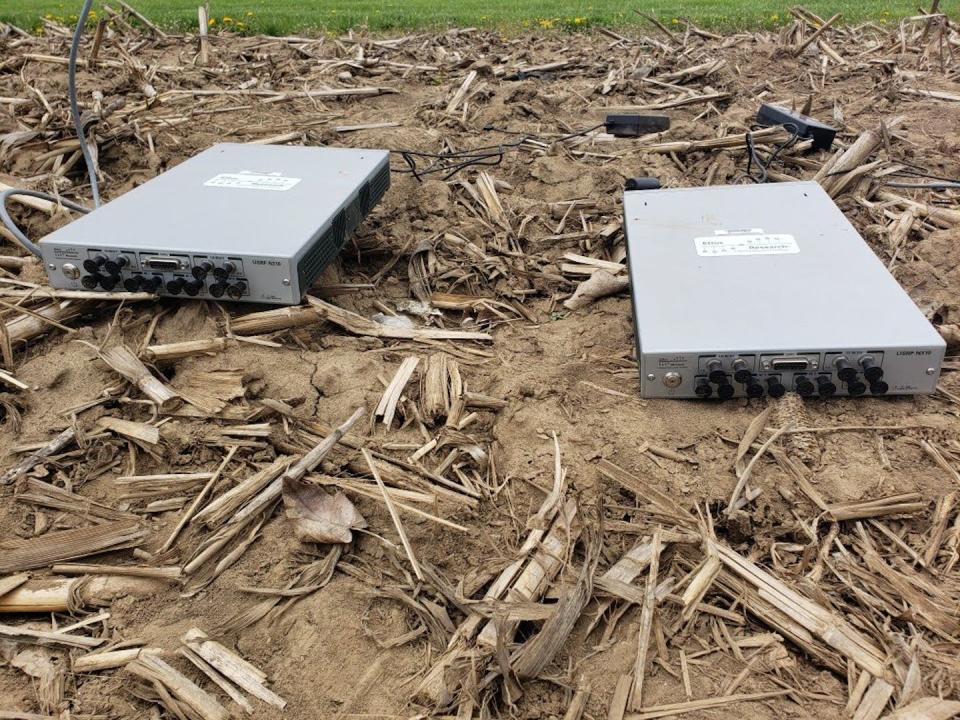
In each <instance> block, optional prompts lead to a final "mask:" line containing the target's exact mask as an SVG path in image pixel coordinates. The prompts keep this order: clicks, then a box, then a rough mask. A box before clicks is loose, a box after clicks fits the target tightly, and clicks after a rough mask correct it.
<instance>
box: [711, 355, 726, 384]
mask: <svg viewBox="0 0 960 720" xmlns="http://www.w3.org/2000/svg"><path fill="white" fill-rule="evenodd" d="M707 377H708V378H710V382H712V383H722V382H724V381H725V380H726V379H727V374H726V373H725V372H724V371H723V363H721V362H720V360H718V359H717V358H713V359H712V360H707Z"/></svg>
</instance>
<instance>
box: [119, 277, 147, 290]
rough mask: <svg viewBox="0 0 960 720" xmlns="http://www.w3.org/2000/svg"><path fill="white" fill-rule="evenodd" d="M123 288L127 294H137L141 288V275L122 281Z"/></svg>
mask: <svg viewBox="0 0 960 720" xmlns="http://www.w3.org/2000/svg"><path fill="white" fill-rule="evenodd" d="M123 287H124V288H125V289H126V290H127V292H137V290H139V289H140V288H142V287H143V275H134V276H133V277H128V278H127V279H126V280H124V281H123Z"/></svg>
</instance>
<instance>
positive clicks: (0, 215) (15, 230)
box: [0, 188, 90, 257]
mask: <svg viewBox="0 0 960 720" xmlns="http://www.w3.org/2000/svg"><path fill="white" fill-rule="evenodd" d="M14 195H21V196H25V197H34V198H39V199H40V200H49V201H50V202H53V203H59V204H61V205H64V206H65V207H68V208H70V209H71V210H75V211H76V212H79V213H84V214H86V213H88V212H90V208H85V207H84V206H83V205H77V203H75V202H71V201H70V200H67V199H65V198H58V197H55V196H53V195H51V194H50V193H45V192H40V191H39V190H20V189H18V188H10V189H9V190H4V191H3V192H0V222H2V223H3V224H4V225H6V227H7V229H8V230H9V231H10V232H11V233H12V234H13V237H14V238H16V240H17V242H18V243H20V244H21V245H23V247H24V248H26V249H27V250H29V251H30V252H32V253H33V254H34V255H36V256H37V257H40V248H39V247H38V246H37V245H36V243H33V242H31V241H30V239H29V238H28V237H27V236H26V235H24V234H23V231H22V230H21V229H20V228H19V227H18V226H17V224H16V223H15V222H14V221H13V218H12V217H10V213H9V212H7V200H8V199H10V198H12V197H13V196H14Z"/></svg>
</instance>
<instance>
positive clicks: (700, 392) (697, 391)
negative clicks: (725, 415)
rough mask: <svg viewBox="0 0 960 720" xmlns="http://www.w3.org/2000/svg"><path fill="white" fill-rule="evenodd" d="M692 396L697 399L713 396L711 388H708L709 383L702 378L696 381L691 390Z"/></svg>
mask: <svg viewBox="0 0 960 720" xmlns="http://www.w3.org/2000/svg"><path fill="white" fill-rule="evenodd" d="M693 394H694V395H696V396H697V397H698V398H704V399H706V398H708V397H710V396H711V395H713V388H712V387H711V386H710V383H709V382H707V380H705V379H704V378H700V379H699V380H697V384H696V385H695V386H694V388H693Z"/></svg>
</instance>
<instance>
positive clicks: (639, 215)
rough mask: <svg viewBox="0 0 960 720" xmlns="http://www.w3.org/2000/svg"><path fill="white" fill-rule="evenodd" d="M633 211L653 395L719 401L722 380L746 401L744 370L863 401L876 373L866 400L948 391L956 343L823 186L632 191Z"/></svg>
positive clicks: (629, 210) (643, 371)
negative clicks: (948, 358) (949, 353)
mask: <svg viewBox="0 0 960 720" xmlns="http://www.w3.org/2000/svg"><path fill="white" fill-rule="evenodd" d="M624 214H625V215H624V220H625V222H624V227H625V232H626V237H627V248H628V263H629V268H630V278H631V285H632V294H633V312H634V322H635V325H636V341H637V356H638V359H639V366H640V389H641V395H642V396H643V397H647V398H659V397H672V398H692V397H704V396H708V397H714V398H716V397H717V396H718V393H719V392H720V383H714V382H711V381H710V378H709V377H708V376H709V374H710V372H711V370H712V371H714V372H719V373H723V374H726V375H727V376H728V377H727V383H728V384H729V385H732V386H733V391H734V392H733V396H739V397H743V396H744V395H746V394H747V392H746V389H747V385H746V384H745V383H743V382H737V381H736V380H735V379H734V376H733V374H734V372H735V370H737V369H739V370H740V371H741V374H742V376H743V375H745V374H747V373H749V374H750V375H751V377H752V379H751V380H750V381H749V382H750V384H752V385H755V384H759V385H760V386H761V389H762V390H763V394H768V393H769V392H770V391H769V388H770V386H771V385H770V384H771V383H773V384H774V385H775V384H776V383H778V382H779V384H780V385H782V386H783V388H785V389H786V390H787V391H790V390H796V389H798V383H799V385H800V386H801V387H803V389H804V391H805V392H804V393H802V394H805V395H808V396H809V395H814V396H815V395H817V394H823V395H828V394H829V390H828V388H826V389H825V390H824V392H823V393H820V392H819V389H820V386H819V383H820V377H821V376H823V382H824V383H826V382H831V383H833V384H834V385H835V386H836V394H837V395H847V394H860V393H859V392H858V390H860V391H863V390H864V388H862V387H859V386H857V385H856V383H857V382H858V381H859V382H861V383H863V385H864V386H866V385H867V381H866V379H865V376H864V373H865V369H864V364H867V365H868V366H869V365H873V366H879V367H880V368H881V369H882V378H881V380H882V382H880V383H879V384H876V383H870V386H871V387H869V388H866V389H865V392H866V394H870V392H871V391H872V392H874V393H875V394H882V392H889V393H891V394H920V393H930V392H933V390H934V389H935V387H936V385H937V380H938V378H939V375H940V366H941V362H942V360H943V356H944V352H945V349H946V348H945V343H944V341H943V339H942V338H941V337H940V335H939V334H938V333H937V331H936V330H935V329H934V328H933V326H932V325H931V324H930V323H929V322H928V321H927V319H926V318H925V317H924V316H923V314H922V313H921V312H920V310H919V309H918V308H917V307H916V305H915V304H914V303H913V301H912V300H911V299H910V297H909V296H908V295H907V294H906V292H904V290H903V289H902V288H901V287H900V285H899V284H898V283H897V281H896V280H895V279H894V278H893V277H892V276H891V275H890V273H889V272H887V270H886V268H885V267H884V265H883V264H882V263H881V262H880V260H879V259H878V258H877V257H876V256H875V255H874V253H873V251H872V250H871V249H870V247H869V246H868V245H867V244H866V243H865V242H864V240H863V239H862V238H861V237H860V235H859V234H858V233H857V231H856V230H855V229H854V227H853V226H852V225H851V224H850V222H849V221H848V220H847V219H846V218H845V217H844V215H843V213H842V212H841V211H840V209H839V208H838V207H837V206H836V205H835V204H834V202H833V200H832V199H831V198H830V197H829V196H828V195H827V194H826V193H825V192H824V191H823V189H822V188H821V187H820V185H819V184H817V183H814V182H789V183H777V184H764V185H737V186H729V187H707V188H689V189H688V188H682V189H669V190H646V191H635V192H627V193H624ZM838 358H841V360H840V361H839V362H838ZM738 360H739V362H738ZM838 365H839V367H838ZM845 366H850V367H853V368H854V370H855V372H856V375H855V377H854V378H853V383H854V385H853V386H852V388H851V386H850V385H849V384H848V383H846V382H843V381H841V379H840V376H845V377H849V373H850V370H849V369H847V370H844V372H842V373H841V372H840V370H841V369H843V368H844V367H845ZM870 373H871V374H872V375H873V376H874V377H875V376H876V373H877V370H870ZM804 379H805V380H806V381H809V382H811V383H812V384H813V385H814V386H815V387H816V388H817V390H816V391H814V392H812V393H811V392H809V386H807V385H806V384H805V382H804ZM704 383H706V384H707V385H709V386H710V388H711V391H712V392H711V393H710V394H709V395H706V392H705V390H704V388H703V387H702V386H703V385H704ZM883 383H886V385H887V387H886V388H884V387H883ZM698 384H700V385H701V388H700V394H698V393H697V391H696V389H697V386H698ZM874 386H875V387H874ZM851 389H853V392H848V391H849V390H851ZM754 390H755V388H754ZM724 392H725V394H726V393H729V392H730V390H729V389H726V390H725V391H724ZM754 396H757V395H756V394H755V395H754Z"/></svg>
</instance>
